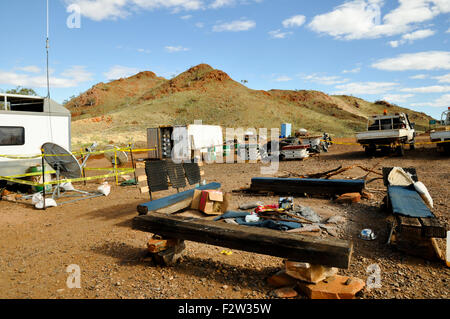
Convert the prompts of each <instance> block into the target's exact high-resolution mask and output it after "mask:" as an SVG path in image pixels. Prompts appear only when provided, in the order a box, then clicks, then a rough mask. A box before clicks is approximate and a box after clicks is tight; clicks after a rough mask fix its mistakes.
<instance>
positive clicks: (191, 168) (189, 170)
mask: <svg viewBox="0 0 450 319" xmlns="http://www.w3.org/2000/svg"><path fill="white" fill-rule="evenodd" d="M183 167H184V172H185V173H186V178H187V179H188V182H189V185H195V184H199V183H200V179H201V177H200V167H199V166H198V163H184V164H183Z"/></svg>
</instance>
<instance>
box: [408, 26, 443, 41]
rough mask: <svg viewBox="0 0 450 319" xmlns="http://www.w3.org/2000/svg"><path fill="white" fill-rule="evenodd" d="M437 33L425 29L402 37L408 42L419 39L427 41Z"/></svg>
mask: <svg viewBox="0 0 450 319" xmlns="http://www.w3.org/2000/svg"><path fill="white" fill-rule="evenodd" d="M435 33H436V31H433V30H430V29H424V30H417V31H414V32H411V33H407V34H404V35H403V36H402V39H404V40H408V41H414V40H419V39H425V38H428V37H431V36H432V35H434V34H435Z"/></svg>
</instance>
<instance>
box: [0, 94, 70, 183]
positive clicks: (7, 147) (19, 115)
mask: <svg viewBox="0 0 450 319" xmlns="http://www.w3.org/2000/svg"><path fill="white" fill-rule="evenodd" d="M70 121H71V115H70V112H69V110H67V109H66V108H65V107H63V106H62V105H60V104H58V103H57V102H55V101H53V100H52V99H48V98H43V97H37V96H26V95H15V94H4V93H0V155H6V156H20V157H27V156H33V155H38V154H40V153H41V149H40V148H41V146H42V145H43V144H44V143H47V142H53V143H56V144H58V145H61V146H62V147H64V148H65V149H68V150H70V148H71V145H70V144H71V142H70V141H71V135H70V130H71V126H70ZM40 164H41V159H40V158H38V159H14V158H8V157H3V156H0V176H13V175H20V174H25V173H27V172H28V170H29V168H30V167H32V166H36V165H40Z"/></svg>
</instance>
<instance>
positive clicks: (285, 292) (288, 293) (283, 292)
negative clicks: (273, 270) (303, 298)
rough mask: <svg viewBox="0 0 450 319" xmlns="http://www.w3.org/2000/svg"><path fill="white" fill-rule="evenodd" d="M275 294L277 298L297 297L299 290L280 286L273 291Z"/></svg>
mask: <svg viewBox="0 0 450 319" xmlns="http://www.w3.org/2000/svg"><path fill="white" fill-rule="evenodd" d="M273 295H274V296H275V297H277V298H295V297H297V296H298V292H297V291H295V290H294V288H279V289H276V290H274V291H273Z"/></svg>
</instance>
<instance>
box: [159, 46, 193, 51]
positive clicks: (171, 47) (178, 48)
mask: <svg viewBox="0 0 450 319" xmlns="http://www.w3.org/2000/svg"><path fill="white" fill-rule="evenodd" d="M165 49H166V51H167V52H169V53H174V52H183V51H189V50H190V49H188V48H184V47H182V46H177V47H174V46H166V47H165Z"/></svg>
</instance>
